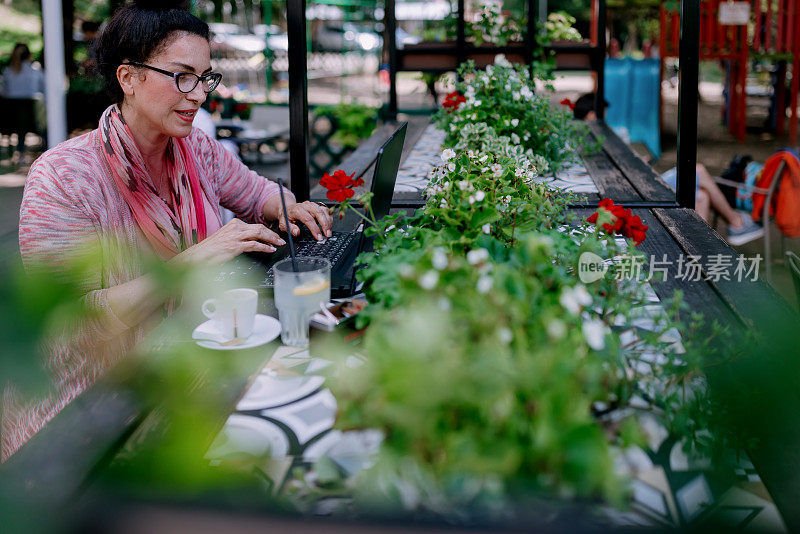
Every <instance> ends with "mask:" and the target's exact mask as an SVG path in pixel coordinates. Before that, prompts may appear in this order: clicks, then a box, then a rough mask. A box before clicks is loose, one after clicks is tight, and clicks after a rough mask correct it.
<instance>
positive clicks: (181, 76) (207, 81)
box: [123, 62, 222, 93]
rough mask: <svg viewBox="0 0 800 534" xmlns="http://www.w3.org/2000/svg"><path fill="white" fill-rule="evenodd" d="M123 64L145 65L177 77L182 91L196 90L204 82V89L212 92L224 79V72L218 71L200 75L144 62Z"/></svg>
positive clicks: (177, 83) (176, 83) (176, 82)
mask: <svg viewBox="0 0 800 534" xmlns="http://www.w3.org/2000/svg"><path fill="white" fill-rule="evenodd" d="M123 65H131V66H133V67H144V68H146V69H150V70H154V71H156V72H159V73H161V74H165V75H167V76H171V77H172V78H174V79H175V85H176V86H177V87H178V91H180V92H181V93H191V92H192V91H194V88H195V87H197V84H198V83H200V82H203V91H205V92H206V93H210V92H211V91H213V90H214V89H216V88H217V86H218V85H219V82H221V81H222V74H220V73H218V72H209V73H208V74H203V75H202V76H198V75H197V74H195V73H193V72H170V71H168V70H164V69H159V68H157V67H151V66H150V65H145V64H144V63H133V62H130V63H123Z"/></svg>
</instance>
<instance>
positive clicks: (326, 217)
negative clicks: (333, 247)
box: [315, 204, 333, 237]
mask: <svg viewBox="0 0 800 534" xmlns="http://www.w3.org/2000/svg"><path fill="white" fill-rule="evenodd" d="M315 213H316V218H317V221H319V223H320V227H321V228H322V231H323V232H325V235H327V236H328V237H330V236H331V229H332V228H333V216H332V215H331V212H330V210H328V207H327V206H323V205H321V204H317V205H316V206H315Z"/></svg>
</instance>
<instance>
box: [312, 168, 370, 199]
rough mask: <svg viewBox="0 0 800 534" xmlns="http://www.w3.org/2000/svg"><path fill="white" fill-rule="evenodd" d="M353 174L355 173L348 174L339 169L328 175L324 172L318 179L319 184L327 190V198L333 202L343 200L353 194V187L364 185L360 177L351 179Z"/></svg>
mask: <svg viewBox="0 0 800 534" xmlns="http://www.w3.org/2000/svg"><path fill="white" fill-rule="evenodd" d="M355 174H356V173H353V174H351V175H350V176H348V175H347V174H346V173H345V172H344V171H343V170H341V169H339V170H338V171H335V172H334V173H333V175H330V174H328V173H327V172H326V173H325V175H324V176H323V177H322V178H321V179H320V181H319V185H321V186H322V187H324V188H325V189H327V190H328V192H327V193H326V195H325V196H327V197H328V200H332V201H334V202H344V201H345V200H347V199H348V198H351V197H352V196H353V195H354V194H355V192H354V191H353V188H354V187H359V186H362V185H364V180H363V179H362V178H357V179H355V180H354V179H353V176H355Z"/></svg>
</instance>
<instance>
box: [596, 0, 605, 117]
mask: <svg viewBox="0 0 800 534" xmlns="http://www.w3.org/2000/svg"><path fill="white" fill-rule="evenodd" d="M594 4H595V5H596V6H597V45H596V49H595V51H594V58H593V63H594V72H595V76H596V77H597V81H596V86H595V93H594V112H595V114H596V115H597V118H598V119H600V120H603V119H605V116H606V97H605V91H606V0H595V2H594Z"/></svg>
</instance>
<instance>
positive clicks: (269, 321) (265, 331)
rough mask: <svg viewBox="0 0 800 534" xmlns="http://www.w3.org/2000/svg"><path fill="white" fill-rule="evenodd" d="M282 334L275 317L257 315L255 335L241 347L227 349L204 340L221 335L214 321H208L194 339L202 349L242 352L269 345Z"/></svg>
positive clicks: (201, 326)
mask: <svg viewBox="0 0 800 534" xmlns="http://www.w3.org/2000/svg"><path fill="white" fill-rule="evenodd" d="M280 334H281V323H280V321H278V320H277V319H275V318H274V317H270V316H268V315H261V314H257V315H256V319H255V321H254V323H253V333H252V334H250V337H248V338H247V339H246V340H245V341H244V342H242V343H240V344H239V345H232V346H229V347H225V346H223V345H220V344H219V343H217V342H216V341H210V340H203V338H204V337H206V336H208V337H211V336H214V335H219V330H217V327H216V326H215V325H214V321H206V322H204V323H203V324H201V325H200V326H198V327H197V328H195V329H194V332H192V339H195V340H196V341H195V343H197V344H198V345H200V346H201V347H204V348H207V349H214V350H242V349H251V348H253V347H258V346H259V345H263V344H265V343H269V342H270V341H272V340H273V339H275V338H276V337H278V336H279V335H280Z"/></svg>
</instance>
